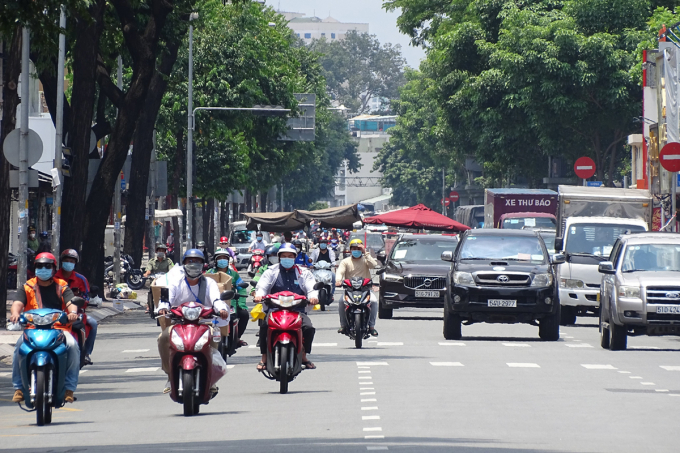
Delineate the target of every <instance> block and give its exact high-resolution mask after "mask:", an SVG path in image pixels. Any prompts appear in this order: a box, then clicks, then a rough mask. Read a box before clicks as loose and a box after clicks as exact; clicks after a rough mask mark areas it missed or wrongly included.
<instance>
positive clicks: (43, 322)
mask: <svg viewBox="0 0 680 453" xmlns="http://www.w3.org/2000/svg"><path fill="white" fill-rule="evenodd" d="M58 319H59V313H52V314H47V315H45V316H40V315H33V324H34V325H36V326H47V325H50V324H52V323H53V322H57V320H58Z"/></svg>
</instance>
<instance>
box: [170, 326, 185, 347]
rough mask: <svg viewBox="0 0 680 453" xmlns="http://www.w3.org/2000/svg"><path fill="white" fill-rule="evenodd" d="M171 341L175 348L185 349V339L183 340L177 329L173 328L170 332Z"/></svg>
mask: <svg viewBox="0 0 680 453" xmlns="http://www.w3.org/2000/svg"><path fill="white" fill-rule="evenodd" d="M170 341H172V344H174V345H175V348H177V350H178V351H184V341H182V338H181V337H180V336H179V334H178V333H177V332H175V329H172V332H171V333H170Z"/></svg>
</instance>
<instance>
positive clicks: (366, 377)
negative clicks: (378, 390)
mask: <svg viewBox="0 0 680 453" xmlns="http://www.w3.org/2000/svg"><path fill="white" fill-rule="evenodd" d="M359 379H373V378H372V377H371V376H359Z"/></svg>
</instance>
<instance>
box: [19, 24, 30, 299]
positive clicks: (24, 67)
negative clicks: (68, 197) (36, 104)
mask: <svg viewBox="0 0 680 453" xmlns="http://www.w3.org/2000/svg"><path fill="white" fill-rule="evenodd" d="M30 35H31V33H30V30H29V29H28V28H27V27H24V28H23V29H22V30H21V126H20V127H21V129H20V134H21V135H20V139H19V263H18V266H17V274H18V276H17V288H21V287H22V286H23V284H24V283H25V282H26V267H27V263H26V247H27V244H28V242H27V241H28V234H27V233H28V111H29V106H28V104H29V99H28V98H29V89H28V87H29V82H28V79H29V77H30V75H29V74H28V71H29V66H28V58H29V54H30V41H29V39H30Z"/></svg>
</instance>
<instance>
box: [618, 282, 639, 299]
mask: <svg viewBox="0 0 680 453" xmlns="http://www.w3.org/2000/svg"><path fill="white" fill-rule="evenodd" d="M618 294H619V297H628V298H630V299H639V298H640V287H639V286H623V285H621V286H619V292H618Z"/></svg>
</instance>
